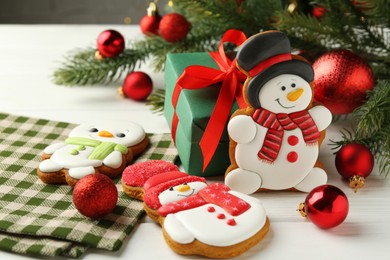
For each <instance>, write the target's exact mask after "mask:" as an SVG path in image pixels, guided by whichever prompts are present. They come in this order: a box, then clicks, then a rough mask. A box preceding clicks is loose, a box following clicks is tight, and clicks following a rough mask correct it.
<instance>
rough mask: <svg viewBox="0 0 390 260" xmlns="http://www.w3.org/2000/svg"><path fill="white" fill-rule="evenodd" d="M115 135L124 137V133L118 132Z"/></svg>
mask: <svg viewBox="0 0 390 260" xmlns="http://www.w3.org/2000/svg"><path fill="white" fill-rule="evenodd" d="M116 136H117V137H121V138H122V137H125V136H126V135H125V134H124V133H119V134H116Z"/></svg>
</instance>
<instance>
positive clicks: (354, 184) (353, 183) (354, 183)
mask: <svg viewBox="0 0 390 260" xmlns="http://www.w3.org/2000/svg"><path fill="white" fill-rule="evenodd" d="M363 186H364V177H362V176H359V175H355V176H352V177H351V178H349V187H351V188H352V189H353V190H354V191H355V192H357V190H358V189H360V188H362V187H363Z"/></svg>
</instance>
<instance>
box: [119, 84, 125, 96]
mask: <svg viewBox="0 0 390 260" xmlns="http://www.w3.org/2000/svg"><path fill="white" fill-rule="evenodd" d="M118 94H119V96H121V97H122V98H126V95H125V92H123V87H122V86H120V87H119V88H118Z"/></svg>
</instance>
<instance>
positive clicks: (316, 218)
mask: <svg viewBox="0 0 390 260" xmlns="http://www.w3.org/2000/svg"><path fill="white" fill-rule="evenodd" d="M348 210H349V203H348V198H347V196H346V195H345V194H344V192H343V191H342V190H340V189H339V188H337V187H336V186H333V185H321V186H318V187H316V188H314V189H313V190H312V191H311V192H310V193H309V194H308V195H307V197H306V199H305V202H304V203H301V204H300V206H299V211H300V213H301V215H302V216H304V217H307V218H308V219H310V220H311V222H313V223H314V224H315V225H317V226H318V227H320V228H323V229H328V228H332V227H335V226H337V225H339V224H341V223H342V222H343V221H344V220H345V218H346V217H347V215H348Z"/></svg>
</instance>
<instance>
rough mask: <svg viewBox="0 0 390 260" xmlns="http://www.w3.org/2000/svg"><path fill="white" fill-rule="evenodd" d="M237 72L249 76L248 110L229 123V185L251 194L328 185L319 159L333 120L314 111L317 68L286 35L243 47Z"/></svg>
mask: <svg viewBox="0 0 390 260" xmlns="http://www.w3.org/2000/svg"><path fill="white" fill-rule="evenodd" d="M237 66H238V67H239V69H240V70H241V71H242V72H244V73H245V74H246V75H247V79H246V81H245V84H244V88H243V95H244V98H245V100H246V103H247V104H248V108H246V109H243V110H238V111H236V112H235V113H234V114H233V116H232V118H231V119H230V121H229V123H228V134H229V136H230V139H231V150H230V158H231V166H230V167H229V168H228V170H227V172H226V174H225V184H226V185H227V186H229V187H230V188H231V189H232V190H236V191H239V192H243V193H246V194H251V193H254V192H256V191H258V190H259V189H263V188H264V189H270V190H284V189H291V188H293V189H296V190H299V191H303V192H309V191H310V190H312V189H313V188H314V187H316V186H318V185H321V184H325V183H326V181H327V175H326V172H325V171H324V170H323V169H322V168H320V167H317V165H318V164H317V158H318V153H319V146H320V143H321V141H322V139H323V137H324V135H323V134H322V132H323V131H324V130H325V129H326V128H327V127H328V126H329V125H330V123H331V120H332V114H331V112H330V111H329V110H328V109H327V108H325V107H324V106H321V105H318V106H312V97H313V90H312V86H311V83H312V81H313V79H314V71H313V68H312V66H311V65H310V64H309V63H308V62H307V61H306V60H304V59H303V58H302V57H300V56H296V55H292V54H291V46H290V42H289V39H288V38H287V36H286V35H285V34H284V33H282V32H280V31H266V32H263V33H259V34H256V35H254V36H252V37H250V38H249V39H248V40H247V41H246V42H244V44H242V45H241V46H240V49H239V51H238V53H237Z"/></svg>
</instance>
